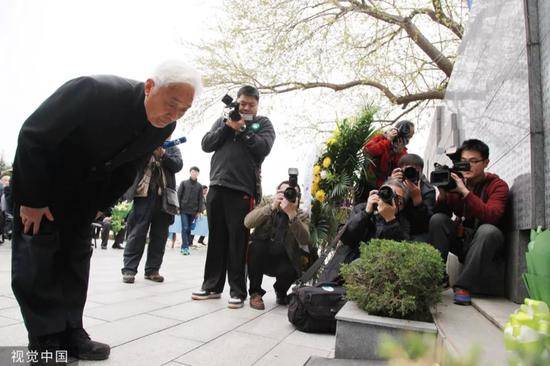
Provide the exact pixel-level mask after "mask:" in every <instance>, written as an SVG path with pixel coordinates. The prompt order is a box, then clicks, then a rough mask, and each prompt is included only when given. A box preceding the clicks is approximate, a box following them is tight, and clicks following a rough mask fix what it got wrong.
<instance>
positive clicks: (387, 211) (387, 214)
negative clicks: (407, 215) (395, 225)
mask: <svg viewBox="0 0 550 366" xmlns="http://www.w3.org/2000/svg"><path fill="white" fill-rule="evenodd" d="M396 212H397V207H396V206H395V203H392V204H391V205H390V204H388V203H386V202H384V201H382V200H379V202H378V214H379V215H380V216H382V218H383V219H384V221H386V222H389V221H393V220H395V213H396Z"/></svg>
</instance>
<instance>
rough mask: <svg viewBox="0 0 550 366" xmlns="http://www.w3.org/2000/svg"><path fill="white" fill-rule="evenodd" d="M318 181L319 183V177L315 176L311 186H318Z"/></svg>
mask: <svg viewBox="0 0 550 366" xmlns="http://www.w3.org/2000/svg"><path fill="white" fill-rule="evenodd" d="M320 181H321V177H320V176H319V175H316V176H315V177H313V184H319V182H320Z"/></svg>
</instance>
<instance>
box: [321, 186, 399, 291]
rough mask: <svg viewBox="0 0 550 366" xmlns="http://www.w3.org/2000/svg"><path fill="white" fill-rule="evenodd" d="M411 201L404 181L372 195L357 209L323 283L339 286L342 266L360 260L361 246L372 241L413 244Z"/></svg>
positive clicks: (322, 275)
mask: <svg viewBox="0 0 550 366" xmlns="http://www.w3.org/2000/svg"><path fill="white" fill-rule="evenodd" d="M408 199H409V192H408V189H407V187H406V186H405V185H404V184H403V182H401V181H400V180H397V179H394V178H390V179H388V180H387V181H386V182H384V184H382V187H380V189H379V190H372V191H370V192H369V198H368V200H367V202H362V203H359V204H358V205H356V206H354V207H353V210H352V212H351V214H350V217H349V219H348V222H347V225H348V226H347V228H346V230H345V231H344V233H343V234H342V237H341V241H342V243H343V244H344V245H341V246H340V247H338V249H337V250H336V253H335V254H334V257H333V258H332V259H331V260H330V262H329V263H328V264H327V265H326V266H325V270H324V271H323V273H322V274H321V276H320V279H319V282H335V281H338V278H339V277H340V264H342V263H350V262H351V261H353V260H355V259H357V258H358V257H359V244H360V243H361V242H365V243H368V242H369V240H371V239H373V238H376V239H390V240H398V241H401V240H409V238H410V223H409V221H408V220H407V217H406V215H404V212H403V210H404V208H405V202H407V200H408Z"/></svg>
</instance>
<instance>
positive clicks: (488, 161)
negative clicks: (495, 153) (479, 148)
mask: <svg viewBox="0 0 550 366" xmlns="http://www.w3.org/2000/svg"><path fill="white" fill-rule="evenodd" d="M490 162H491V161H490V160H489V159H486V160H485V162H484V163H483V169H487V167H488V166H489V163H490Z"/></svg>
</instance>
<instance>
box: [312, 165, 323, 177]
mask: <svg viewBox="0 0 550 366" xmlns="http://www.w3.org/2000/svg"><path fill="white" fill-rule="evenodd" d="M320 172H321V166H320V165H315V166H314V167H313V174H314V175H319V173H320Z"/></svg>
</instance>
